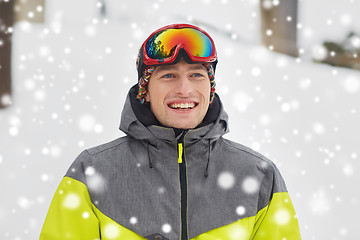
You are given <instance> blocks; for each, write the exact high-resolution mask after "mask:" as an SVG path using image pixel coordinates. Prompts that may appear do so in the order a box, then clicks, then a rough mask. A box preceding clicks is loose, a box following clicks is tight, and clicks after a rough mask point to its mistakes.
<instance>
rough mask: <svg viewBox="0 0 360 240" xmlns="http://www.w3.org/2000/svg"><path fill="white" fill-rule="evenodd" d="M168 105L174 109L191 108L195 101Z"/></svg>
mask: <svg viewBox="0 0 360 240" xmlns="http://www.w3.org/2000/svg"><path fill="white" fill-rule="evenodd" d="M169 106H170V107H171V108H174V109H192V108H194V107H195V103H193V102H191V103H173V104H170V105H169Z"/></svg>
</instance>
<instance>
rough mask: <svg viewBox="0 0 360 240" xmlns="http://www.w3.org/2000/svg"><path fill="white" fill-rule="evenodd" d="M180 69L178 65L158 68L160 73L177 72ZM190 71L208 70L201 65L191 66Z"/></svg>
mask: <svg viewBox="0 0 360 240" xmlns="http://www.w3.org/2000/svg"><path fill="white" fill-rule="evenodd" d="M177 68H178V67H177V66H176V65H164V66H161V68H158V72H162V71H168V70H176V69H177ZM190 70H206V69H205V67H204V66H203V65H201V64H196V65H195V64H194V65H193V66H190Z"/></svg>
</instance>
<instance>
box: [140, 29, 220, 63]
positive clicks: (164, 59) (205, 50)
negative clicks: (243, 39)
mask: <svg viewBox="0 0 360 240" xmlns="http://www.w3.org/2000/svg"><path fill="white" fill-rule="evenodd" d="M142 49H143V63H144V64H146V65H161V64H169V63H172V62H174V60H175V59H176V58H177V56H178V54H179V51H180V49H184V50H185V52H186V53H187V55H188V57H189V58H190V60H191V61H192V62H209V63H210V62H215V61H217V56H216V50H215V45H214V41H213V40H212V39H211V37H210V36H209V35H208V34H207V33H206V32H204V31H203V30H201V29H200V28H197V27H195V26H192V25H188V24H175V25H170V26H166V27H164V28H161V29H159V30H158V31H156V32H154V33H153V34H151V35H150V36H149V38H148V39H147V40H146V41H145V42H144V44H143V46H142Z"/></svg>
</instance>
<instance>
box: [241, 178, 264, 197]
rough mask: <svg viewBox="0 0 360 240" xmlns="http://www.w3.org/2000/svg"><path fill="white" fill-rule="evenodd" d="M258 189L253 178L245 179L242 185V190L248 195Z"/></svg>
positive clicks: (257, 182)
mask: <svg viewBox="0 0 360 240" xmlns="http://www.w3.org/2000/svg"><path fill="white" fill-rule="evenodd" d="M259 187H260V186H259V181H258V180H257V179H256V178H255V177H247V178H245V179H244V181H243V183H242V189H243V190H244V192H246V193H248V194H253V193H255V192H257V191H258V189H259Z"/></svg>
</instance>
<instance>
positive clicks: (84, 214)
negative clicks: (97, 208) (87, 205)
mask: <svg viewBox="0 0 360 240" xmlns="http://www.w3.org/2000/svg"><path fill="white" fill-rule="evenodd" d="M82 217H83V218H84V219H88V218H89V217H90V214H89V213H88V212H83V214H82Z"/></svg>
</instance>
